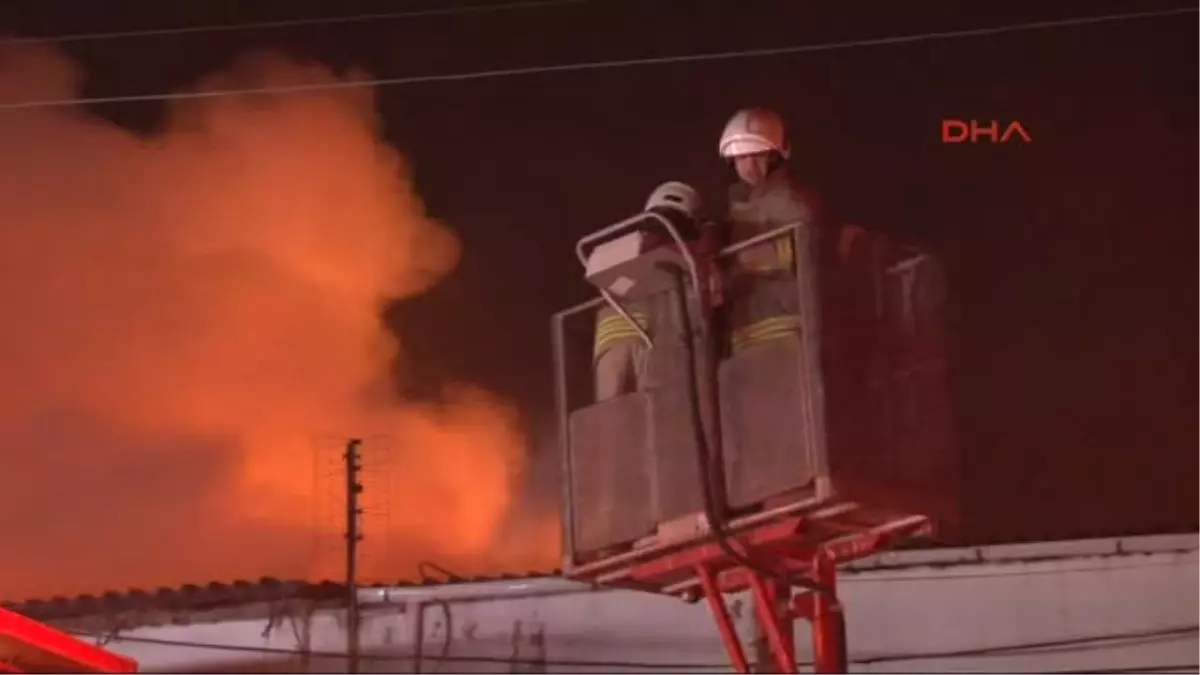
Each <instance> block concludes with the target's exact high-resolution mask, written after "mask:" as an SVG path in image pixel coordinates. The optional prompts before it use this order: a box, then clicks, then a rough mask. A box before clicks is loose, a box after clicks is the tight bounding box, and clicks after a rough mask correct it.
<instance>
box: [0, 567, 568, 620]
mask: <svg viewBox="0 0 1200 675" xmlns="http://www.w3.org/2000/svg"><path fill="white" fill-rule="evenodd" d="M557 574H558V572H557V571H555V572H550V573H546V572H530V573H527V574H504V575H498V576H482V577H453V578H450V579H447V580H440V579H430V578H427V579H424V580H422V581H399V582H395V583H372V584H361V585H360V586H359V587H360V588H384V587H390V588H396V587H424V586H429V587H433V586H443V585H448V584H467V583H481V582H488V581H506V580H521V579H531V578H536V577H545V576H552V575H557ZM345 597H346V585H345V584H344V583H341V582H336V581H320V582H311V581H302V580H295V579H292V580H281V579H275V578H272V577H264V578H262V579H259V580H257V581H249V580H238V581H233V582H230V583H221V582H212V583H208V584H204V585H198V584H184V585H182V586H178V587H174V588H159V589H157V590H154V591H147V590H143V589H136V588H135V589H131V590H128V591H124V592H116V591H109V592H107V593H103V594H100V595H92V594H84V595H79V596H76V597H72V598H66V597H55V598H49V599H31V600H24V601H19V602H6V603H0V606H2V607H4V608H5V609H9V610H12V611H14V612H17V613H19V614H23V615H25V616H28V617H30V618H32V619H36V620H38V621H45V622H49V623H62V622H65V621H72V620H75V619H83V618H89V617H107V618H110V619H112V618H122V617H123V618H124V619H126V620H127V622H126V623H127V624H129V625H145V624H146V623H190V622H192V620H193V619H194V618H195V616H194V615H197V614H204V613H213V614H222V615H227V614H228V613H229V610H236V609H238V608H244V607H248V606H263V605H267V606H275V605H281V604H291V603H304V604H340V603H342V602H344V599H345ZM146 615H157V618H156V619H155V620H154V621H150V622H147V621H143V620H141V618H142V617H145V616H146Z"/></svg>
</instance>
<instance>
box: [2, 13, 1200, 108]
mask: <svg viewBox="0 0 1200 675" xmlns="http://www.w3.org/2000/svg"><path fill="white" fill-rule="evenodd" d="M1197 12H1200V8H1197V7H1185V8H1175V9H1170V10H1159V11H1147V12H1130V13H1124V14H1105V15H1095V16H1081V17H1072V18H1067V19H1053V20H1047V21H1029V22H1022V23H1011V24H1003V25H999V26H989V27H983V28H965V29H960V30H948V31H938V32H926V33H914V34H908V35H893V36H885V37H877V38H861V39H857V40H843V41H838V42H824V43H813V44H802V45H787V46H783V47H764V48H759V49H742V50H734V51H724V52H709V53H699V54H680V55H675V56H657V57H645V58H629V59H614V60H608V61H581V62H576V63H559V64H550V65H542V66H525V67H516V68H497V69H491V70H475V71H465V72H460V73H444V74H440V75H408V76H400V77H389V78H366V79H361V80H342V81H338V82H324V83H313V84H298V85H288V86H269V87H249V88H244V89H213V90H206V91H189V92H171V93H150V94H129V95H115V96H89V97H82V96H81V97H72V98H62V99H40V100H38V99H35V100H29V101H13V102H8V103H0V110H16V109H26V108H55V107H68V106H83V105H98V104H108V103H141V102H154V101H177V100H190V99H208V98H221V97H228V96H243V95H251V94H253V95H263V94H270V95H283V94H300V93H311V92H318V91H333V90H339V89H360V88H364V87H397V86H406V85H417V84H432V83H436V82H465V81H472V80H484V79H494V78H502V77H520V76H525V75H540V74H551V73H568V72H582V71H594V70H611V69H618V68H630V67H636V66H655V65H670V64H684V63H703V62H711V61H727V60H732V59H743V58H760V57H766V56H783V55H793V54H806V53H815V52H826V51H836V50H843V49H856V48H860V47H881V46H890V45H902V44H912V43H918V42H929V41H935V40H949V39H956V38H967V37H982V36H988V35H1002V34H1007V33H1019V32H1025V31H1033V30H1045V29H1051V28H1065V27H1070V26H1084V25H1090V24H1099V23H1114V22H1120V21H1133V20H1137V19H1151V18H1164V17H1169V16H1180V15H1183V14H1196V13H1197Z"/></svg>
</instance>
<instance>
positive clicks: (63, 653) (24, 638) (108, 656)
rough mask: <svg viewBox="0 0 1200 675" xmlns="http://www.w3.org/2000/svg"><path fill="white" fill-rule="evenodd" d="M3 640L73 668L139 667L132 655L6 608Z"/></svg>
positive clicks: (0, 620) (0, 614) (1, 615)
mask: <svg viewBox="0 0 1200 675" xmlns="http://www.w3.org/2000/svg"><path fill="white" fill-rule="evenodd" d="M0 642H7V643H9V645H8V646H9V647H11V648H13V649H20V650H21V651H23V652H28V653H27V654H25V655H23V656H24V657H25V658H29V659H31V660H36V661H50V662H53V663H55V664H58V665H57V667H69V668H70V670H71V671H74V672H85V673H136V672H137V669H138V666H137V662H136V661H134V660H133V659H130V658H128V657H125V656H121V655H120V654H114V653H113V652H110V651H108V650H106V649H103V648H101V647H97V646H95V645H92V644H89V643H87V642H84V641H83V640H78V639H76V638H74V637H72V636H71V635H68V634H67V633H64V632H62V631H60V630H58V629H55V628H51V627H50V626H47V625H45V624H42V623H38V622H37V621H34V620H33V619H30V618H28V617H26V616H23V615H21V614H17V613H16V612H12V611H9V610H5V609H0ZM0 646H3V645H0Z"/></svg>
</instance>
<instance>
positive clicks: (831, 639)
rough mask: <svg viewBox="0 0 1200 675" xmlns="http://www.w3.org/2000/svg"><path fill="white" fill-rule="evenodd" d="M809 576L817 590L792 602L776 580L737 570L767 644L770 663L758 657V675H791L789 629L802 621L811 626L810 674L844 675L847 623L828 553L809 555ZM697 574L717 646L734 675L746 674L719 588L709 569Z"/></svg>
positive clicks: (742, 651) (745, 662)
mask: <svg viewBox="0 0 1200 675" xmlns="http://www.w3.org/2000/svg"><path fill="white" fill-rule="evenodd" d="M810 565H811V567H810V570H811V576H812V578H813V579H814V581H816V582H817V583H818V584H819V585H820V587H821V588H822V589H826V590H822V591H820V592H817V591H807V592H805V593H803V594H801V595H798V596H795V597H792V596H791V593H792V590H791V589H790V588H787V587H786V586H785V585H784V584H782V583H781V582H780V581H779V580H777V579H773V578H766V577H763V576H762V575H761V574H759V573H757V572H756V571H753V570H746V569H739V570H738V571H739V573H740V575H744V577H742V578H746V579H748V581H749V586H750V592H751V596H752V597H753V600H754V609H755V616H756V617H757V618H758V622H759V626H760V627H761V629H762V632H763V637H764V638H765V640H766V643H767V645H766V646H767V654H765V655H764V656H767V657H768V659H769V661H768V662H766V663H763V662H762V661H763V660H764V659H761V658H760V662H759V664H758V665H759V672H775V673H795V672H798V670H797V664H796V651H795V635H794V624H795V621H796V619H807V620H808V621H809V622H810V623H811V625H812V644H813V660H814V664H813V665H814V670H815V671H816V672H818V673H846V672H849V662H848V658H847V648H846V623H845V615H844V612H843V609H842V604H841V602H840V601H839V600H838V598H837V594H836V593H837V590H836V589H837V586H836V581H837V566H836V562H835V560H834V559H833V557H832V556H831V555H830V554H829V553H828V552H819V553H817V554H815V555H813V556H812V559H811V563H810ZM696 575H697V577H698V578H699V580H700V587H701V589H702V590H703V592H704V596H705V599H706V600H707V601H708V605H709V608H710V609H711V610H712V613H713V618H714V619H715V620H716V622H717V630H718V631H719V632H720V634H721V641H722V642H723V643H724V645H725V650H726V652H727V653H728V654H729V659H730V662H731V663H732V665H733V668H734V670H735V671H736V672H739V673H749V672H751V668H750V663H749V661H748V659H747V658H746V652H745V649H744V648H743V646H742V643H741V640H740V639H739V638H738V634H737V630H736V628H735V627H734V624H733V617H732V616H731V615H730V612H729V608H728V606H727V605H726V604H725V597H724V594H723V589H722V588H721V587H720V585H719V584H718V583H717V580H716V578H715V577H714V575H713V573H712V571H711V570H709V569H708V568H707V567H705V566H702V565H698V566H697V567H696Z"/></svg>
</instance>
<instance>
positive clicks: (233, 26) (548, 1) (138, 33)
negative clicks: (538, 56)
mask: <svg viewBox="0 0 1200 675" xmlns="http://www.w3.org/2000/svg"><path fill="white" fill-rule="evenodd" d="M590 2H593V0H525V1H524V2H507V3H504V4H499V5H460V6H458V7H437V8H432V9H413V10H408V11H404V12H381V13H376V14H348V15H343V16H324V17H311V18H308V19H280V20H275V21H244V22H236V23H215V24H203V25H197V26H178V27H175V28H148V29H136V30H122V31H107V32H97V33H69V34H65V35H31V36H27V37H12V38H2V39H0V45H5V44H10V45H11V44H33V43H45V42H55V43H60V44H61V43H68V42H101V41H106V40H119V39H126V38H139V37H162V36H167V35H195V34H198V33H233V32H242V31H252V30H271V29H276V28H303V27H310V26H333V25H338V24H352V23H370V22H374V21H396V20H403V19H421V18H425V17H432V16H461V15H469V14H486V13H495V12H509V11H514V10H523V9H542V8H550V7H559V6H566V5H582V4H586V3H590Z"/></svg>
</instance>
